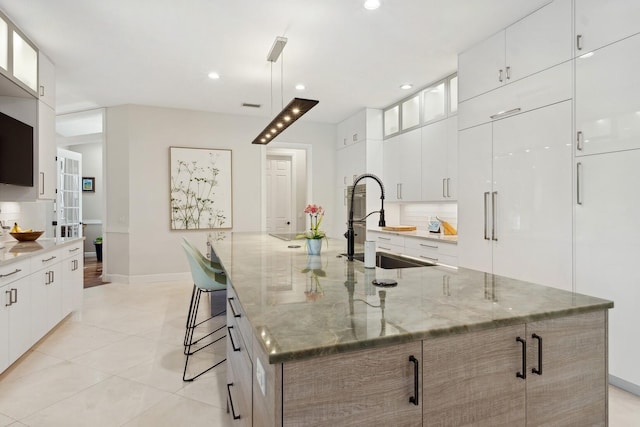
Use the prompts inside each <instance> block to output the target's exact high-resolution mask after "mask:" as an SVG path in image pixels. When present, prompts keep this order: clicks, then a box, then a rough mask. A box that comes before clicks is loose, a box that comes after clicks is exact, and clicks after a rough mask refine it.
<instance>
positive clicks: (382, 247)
mask: <svg viewBox="0 0 640 427" xmlns="http://www.w3.org/2000/svg"><path fill="white" fill-rule="evenodd" d="M380 249H384V250H385V251H390V250H391V248H385V247H384V246H380Z"/></svg>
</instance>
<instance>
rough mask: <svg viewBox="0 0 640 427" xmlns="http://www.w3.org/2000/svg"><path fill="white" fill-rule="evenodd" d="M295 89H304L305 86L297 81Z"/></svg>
mask: <svg viewBox="0 0 640 427" xmlns="http://www.w3.org/2000/svg"><path fill="white" fill-rule="evenodd" d="M296 89H297V90H304V89H305V87H304V85H303V84H302V83H298V84H297V85H296Z"/></svg>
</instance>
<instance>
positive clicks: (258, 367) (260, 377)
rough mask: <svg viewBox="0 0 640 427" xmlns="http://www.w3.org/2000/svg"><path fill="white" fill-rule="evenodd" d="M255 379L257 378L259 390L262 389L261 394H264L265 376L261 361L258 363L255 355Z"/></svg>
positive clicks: (258, 360)
mask: <svg viewBox="0 0 640 427" xmlns="http://www.w3.org/2000/svg"><path fill="white" fill-rule="evenodd" d="M256 379H257V380H258V385H259V386H260V391H262V395H263V396H266V392H265V387H266V384H265V383H266V378H265V373H264V368H263V367H262V363H260V359H258V358H257V357H256Z"/></svg>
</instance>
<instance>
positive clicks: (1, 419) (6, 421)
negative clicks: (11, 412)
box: [0, 414, 16, 427]
mask: <svg viewBox="0 0 640 427" xmlns="http://www.w3.org/2000/svg"><path fill="white" fill-rule="evenodd" d="M15 421H16V420H14V419H13V418H10V417H7V416H6V415H2V414H0V426H1V427H5V426H8V425H11V424H12V423H14V422H15Z"/></svg>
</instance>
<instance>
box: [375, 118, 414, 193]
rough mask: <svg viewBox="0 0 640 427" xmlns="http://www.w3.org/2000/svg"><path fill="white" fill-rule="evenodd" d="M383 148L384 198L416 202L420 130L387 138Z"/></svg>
mask: <svg viewBox="0 0 640 427" xmlns="http://www.w3.org/2000/svg"><path fill="white" fill-rule="evenodd" d="M382 147H383V148H382V151H383V159H384V162H383V182H384V184H385V199H386V200H388V201H391V202H398V201H406V202H412V201H419V200H420V199H421V197H422V182H421V181H422V174H421V170H422V165H421V164H420V162H421V160H422V150H421V129H420V128H417V129H414V130H411V131H409V132H405V133H402V134H400V135H397V136H394V137H393V138H389V139H387V140H385V141H384V142H383V146H382Z"/></svg>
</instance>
